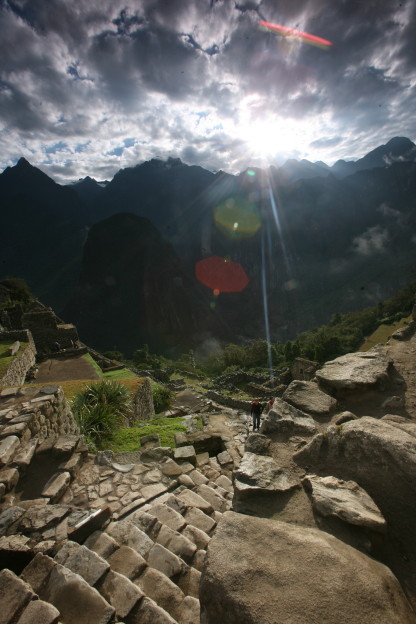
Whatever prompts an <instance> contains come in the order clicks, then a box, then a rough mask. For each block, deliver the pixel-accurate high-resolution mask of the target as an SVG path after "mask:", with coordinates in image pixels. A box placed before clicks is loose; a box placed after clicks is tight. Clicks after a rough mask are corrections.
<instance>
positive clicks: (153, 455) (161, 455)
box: [140, 446, 173, 464]
mask: <svg viewBox="0 0 416 624" xmlns="http://www.w3.org/2000/svg"><path fill="white" fill-rule="evenodd" d="M166 457H168V458H172V457H173V450H172V449H171V448H170V447H169V446H158V447H154V448H146V449H145V450H144V451H143V452H142V453H140V461H142V462H143V463H144V464H146V463H152V462H161V461H163V460H164V459H165V458H166Z"/></svg>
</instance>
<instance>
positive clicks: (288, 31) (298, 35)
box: [259, 21, 333, 48]
mask: <svg viewBox="0 0 416 624" xmlns="http://www.w3.org/2000/svg"><path fill="white" fill-rule="evenodd" d="M259 24H260V26H262V27H263V28H265V29H266V30H271V31H272V32H275V33H277V34H279V35H282V36H283V37H292V38H293V39H301V40H302V41H305V42H306V43H311V44H312V45H317V46H319V47H322V48H326V47H328V46H332V45H333V44H332V43H331V41H328V40H327V39H322V38H321V37H316V36H315V35H310V34H308V33H304V32H301V31H300V30H295V29H294V28H287V27H286V26H282V25H281V24H272V23H271V22H262V21H259Z"/></svg>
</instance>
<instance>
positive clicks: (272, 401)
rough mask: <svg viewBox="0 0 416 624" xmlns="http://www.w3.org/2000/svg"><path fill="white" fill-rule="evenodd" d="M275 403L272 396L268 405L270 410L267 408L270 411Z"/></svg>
mask: <svg viewBox="0 0 416 624" xmlns="http://www.w3.org/2000/svg"><path fill="white" fill-rule="evenodd" d="M273 405H274V398H273V397H270V401H269V403H268V406H269V407H268V410H267V411H268V412H270V410H271V409H272V407H273Z"/></svg>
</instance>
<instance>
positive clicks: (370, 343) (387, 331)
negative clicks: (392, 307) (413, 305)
mask: <svg viewBox="0 0 416 624" xmlns="http://www.w3.org/2000/svg"><path fill="white" fill-rule="evenodd" d="M411 320H412V317H411V316H407V317H406V318H402V319H400V321H397V322H396V323H392V324H391V325H384V324H383V325H380V326H379V327H377V329H376V330H375V332H373V333H372V334H371V336H368V338H366V339H365V341H364V342H363V344H362V345H361V347H360V348H359V349H358V351H368V350H369V349H371V347H374V346H375V345H377V344H386V342H387V340H388V339H389V338H390V336H391V335H392V334H394V332H395V331H396V330H397V329H400V328H401V327H404V326H405V325H406V322H409V321H411Z"/></svg>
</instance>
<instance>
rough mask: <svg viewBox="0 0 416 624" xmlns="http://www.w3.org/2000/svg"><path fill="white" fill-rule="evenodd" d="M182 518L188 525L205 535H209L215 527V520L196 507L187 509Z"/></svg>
mask: <svg viewBox="0 0 416 624" xmlns="http://www.w3.org/2000/svg"><path fill="white" fill-rule="evenodd" d="M184 518H185V520H186V522H187V523H188V524H192V525H193V526H195V527H197V528H198V529H201V531H204V532H205V533H209V532H210V531H212V529H213V528H214V527H215V526H216V522H215V520H213V519H212V518H210V517H209V516H207V514H206V513H204V512H203V511H201V510H200V509H197V508H196V507H189V509H187V510H186V512H185V516H184Z"/></svg>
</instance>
